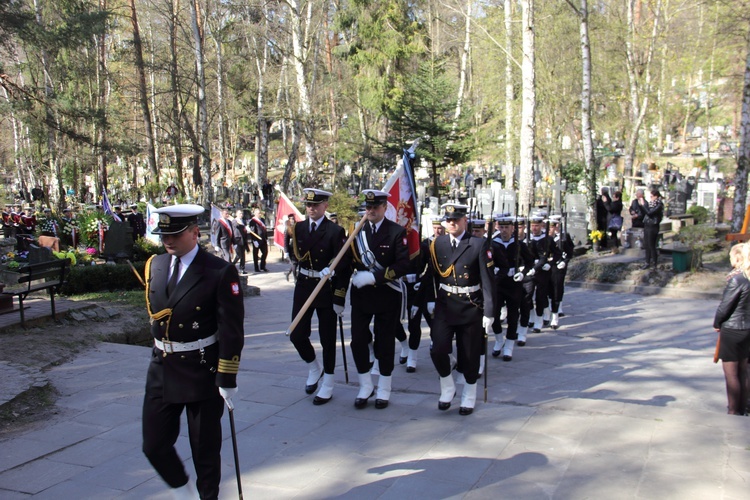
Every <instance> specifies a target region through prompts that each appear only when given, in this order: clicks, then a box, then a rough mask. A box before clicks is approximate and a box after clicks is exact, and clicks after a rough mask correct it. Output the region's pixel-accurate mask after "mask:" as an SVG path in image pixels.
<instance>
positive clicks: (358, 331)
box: [350, 307, 402, 377]
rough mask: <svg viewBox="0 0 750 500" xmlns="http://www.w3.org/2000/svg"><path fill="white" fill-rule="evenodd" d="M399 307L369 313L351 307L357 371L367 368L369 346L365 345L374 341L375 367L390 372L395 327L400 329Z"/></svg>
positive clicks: (386, 374) (385, 372) (353, 349)
mask: <svg viewBox="0 0 750 500" xmlns="http://www.w3.org/2000/svg"><path fill="white" fill-rule="evenodd" d="M400 315H401V308H400V307H394V308H393V310H389V311H385V312H379V313H371V312H365V311H362V309H361V308H358V307H352V309H351V318H352V342H351V344H350V345H351V348H352V356H353V357H354V363H355V364H356V365H357V373H367V372H369V371H370V368H371V364H370V349H369V347H368V345H369V344H370V343H371V342H372V341H373V335H374V336H375V342H374V343H373V350H374V351H375V359H377V360H378V369H379V370H380V374H381V375H383V376H384V377H389V376H390V375H391V373H392V372H393V356H394V355H395V352H396V350H395V347H396V346H395V341H396V331H397V330H402V328H401V325H400V318H399V316H400ZM373 318H375V325H374V327H373V331H372V332H370V322H371V321H372V319H373Z"/></svg>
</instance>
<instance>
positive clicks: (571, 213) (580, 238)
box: [565, 194, 589, 246]
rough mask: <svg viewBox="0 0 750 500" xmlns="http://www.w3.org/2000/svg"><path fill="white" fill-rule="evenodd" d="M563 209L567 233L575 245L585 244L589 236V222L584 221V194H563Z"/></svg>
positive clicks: (585, 209) (585, 207) (585, 208)
mask: <svg viewBox="0 0 750 500" xmlns="http://www.w3.org/2000/svg"><path fill="white" fill-rule="evenodd" d="M565 210H566V211H567V214H568V216H567V219H568V228H567V231H568V234H570V237H571V239H572V240H573V244H574V245H575V246H581V245H585V244H586V242H587V241H588V237H589V224H588V222H587V221H586V214H587V210H588V208H587V205H586V196H584V195H582V194H567V195H565Z"/></svg>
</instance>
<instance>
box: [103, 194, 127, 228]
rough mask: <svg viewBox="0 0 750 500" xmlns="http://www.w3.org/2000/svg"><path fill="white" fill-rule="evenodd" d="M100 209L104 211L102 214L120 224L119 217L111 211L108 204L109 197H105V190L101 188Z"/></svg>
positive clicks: (110, 205) (110, 206)
mask: <svg viewBox="0 0 750 500" xmlns="http://www.w3.org/2000/svg"><path fill="white" fill-rule="evenodd" d="M102 208H103V209H104V213H105V214H107V215H109V216H110V217H112V218H113V219H114V220H115V221H116V222H122V219H121V218H120V216H118V215H117V214H116V213H114V212H113V211H112V204H110V202H109V197H108V196H107V190H106V189H105V188H102Z"/></svg>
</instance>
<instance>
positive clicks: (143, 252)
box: [133, 238, 166, 261]
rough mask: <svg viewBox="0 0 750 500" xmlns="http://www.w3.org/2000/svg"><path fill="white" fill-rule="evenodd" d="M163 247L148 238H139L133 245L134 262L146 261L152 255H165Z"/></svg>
mask: <svg viewBox="0 0 750 500" xmlns="http://www.w3.org/2000/svg"><path fill="white" fill-rule="evenodd" d="M165 252H166V250H165V249H164V246H163V245H155V244H154V243H152V242H151V241H150V240H147V239H146V238H138V239H136V240H135V242H134V243H133V260H135V261H146V260H148V258H149V257H151V256H152V255H161V254H163V253H165Z"/></svg>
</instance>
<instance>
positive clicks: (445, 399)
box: [430, 203, 495, 415]
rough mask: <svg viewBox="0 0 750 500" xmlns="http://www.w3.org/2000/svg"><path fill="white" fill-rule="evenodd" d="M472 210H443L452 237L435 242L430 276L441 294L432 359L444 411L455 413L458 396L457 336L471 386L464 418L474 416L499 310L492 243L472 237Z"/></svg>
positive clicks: (453, 206) (465, 391)
mask: <svg viewBox="0 0 750 500" xmlns="http://www.w3.org/2000/svg"><path fill="white" fill-rule="evenodd" d="M467 208H468V207H467V206H466V205H459V204H456V203H446V204H444V205H443V210H444V216H443V219H444V221H445V225H446V228H445V229H446V232H447V233H448V234H445V235H443V236H439V237H437V238H435V240H434V241H433V242H432V245H431V246H430V257H431V268H430V272H431V274H432V277H433V280H434V284H433V287H430V288H432V289H433V290H436V292H435V293H436V294H437V296H436V298H435V305H434V308H435V317H434V320H433V322H432V328H431V330H430V338H431V339H432V347H431V351H430V356H431V357H432V362H433V364H434V365H435V369H436V370H437V372H438V375H439V376H440V398H439V399H438V409H440V410H447V409H448V408H450V406H451V401H452V400H453V397H454V396H455V395H456V385H455V381H454V380H453V375H452V373H451V360H450V354H451V352H452V342H453V337H454V336H455V337H456V346H457V355H458V364H459V365H460V366H461V369H462V372H463V375H464V378H465V381H466V382H465V384H464V388H463V391H462V394H461V407H460V409H459V413H460V414H461V415H470V414H471V413H472V412H473V411H474V404H475V402H476V395H477V379H478V378H479V365H480V356H481V354H482V351H483V350H484V345H485V340H484V335H485V333H489V332H491V331H492V322H493V317H494V304H495V301H494V292H495V290H494V282H493V269H492V267H493V257H492V249H491V248H490V242H489V240H488V239H487V238H477V237H474V236H471V233H470V232H469V230H468V227H467V225H468V223H467V219H466V209H467Z"/></svg>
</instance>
